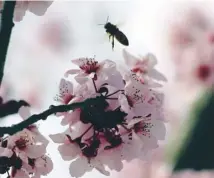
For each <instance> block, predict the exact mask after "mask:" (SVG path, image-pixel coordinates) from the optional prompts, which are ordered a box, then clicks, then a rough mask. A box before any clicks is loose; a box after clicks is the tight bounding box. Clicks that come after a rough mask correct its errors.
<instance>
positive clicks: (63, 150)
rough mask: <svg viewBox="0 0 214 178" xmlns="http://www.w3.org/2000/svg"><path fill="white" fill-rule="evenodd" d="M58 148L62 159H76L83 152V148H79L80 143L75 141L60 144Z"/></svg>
mask: <svg viewBox="0 0 214 178" xmlns="http://www.w3.org/2000/svg"><path fill="white" fill-rule="evenodd" d="M58 150H59V153H60V155H61V157H62V159H63V160H65V161H69V160H72V159H74V158H75V157H77V155H78V154H79V153H80V152H81V150H80V149H79V148H78V145H76V144H75V143H74V144H72V143H71V144H63V145H60V146H59V147H58Z"/></svg>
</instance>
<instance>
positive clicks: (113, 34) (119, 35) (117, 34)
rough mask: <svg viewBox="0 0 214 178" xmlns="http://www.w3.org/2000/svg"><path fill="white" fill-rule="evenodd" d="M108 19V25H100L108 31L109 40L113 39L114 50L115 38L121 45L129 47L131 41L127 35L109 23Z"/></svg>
mask: <svg viewBox="0 0 214 178" xmlns="http://www.w3.org/2000/svg"><path fill="white" fill-rule="evenodd" d="M108 18H109V17H108ZM108 18H107V21H106V24H99V25H104V28H105V29H106V33H108V34H109V40H111V38H112V42H111V44H112V50H114V38H116V39H117V41H118V42H120V43H121V44H123V45H125V46H128V45H129V41H128V38H127V37H126V35H125V34H124V33H123V32H121V31H120V30H119V28H117V26H116V25H113V24H111V23H110V22H108Z"/></svg>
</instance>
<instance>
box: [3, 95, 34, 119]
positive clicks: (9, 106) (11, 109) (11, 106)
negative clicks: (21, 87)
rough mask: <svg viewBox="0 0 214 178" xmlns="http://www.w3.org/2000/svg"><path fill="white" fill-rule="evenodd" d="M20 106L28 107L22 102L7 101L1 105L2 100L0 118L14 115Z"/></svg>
mask: <svg viewBox="0 0 214 178" xmlns="http://www.w3.org/2000/svg"><path fill="white" fill-rule="evenodd" d="M0 99H1V97H0ZM22 106H30V105H29V104H28V103H27V102H26V101H24V100H20V101H16V100H9V101H7V102H4V103H3V99H2V102H0V118H2V117H5V116H9V115H11V114H16V113H17V112H18V111H19V108H20V107H22Z"/></svg>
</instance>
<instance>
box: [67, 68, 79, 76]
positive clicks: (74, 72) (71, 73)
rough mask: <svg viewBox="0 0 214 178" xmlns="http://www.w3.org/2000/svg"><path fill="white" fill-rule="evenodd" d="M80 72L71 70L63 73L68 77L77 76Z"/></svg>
mask: <svg viewBox="0 0 214 178" xmlns="http://www.w3.org/2000/svg"><path fill="white" fill-rule="evenodd" d="M80 71H81V70H79V69H71V70H68V71H67V72H65V74H64V76H65V77H68V76H69V75H73V74H78V73H79V72H80Z"/></svg>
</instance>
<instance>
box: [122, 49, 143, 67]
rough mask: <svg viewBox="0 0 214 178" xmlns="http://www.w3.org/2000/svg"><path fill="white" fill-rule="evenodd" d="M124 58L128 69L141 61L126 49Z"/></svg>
mask: <svg viewBox="0 0 214 178" xmlns="http://www.w3.org/2000/svg"><path fill="white" fill-rule="evenodd" d="M123 58H124V60H125V63H126V65H127V66H128V67H130V68H132V67H133V66H135V64H136V63H137V61H139V59H138V58H136V57H135V56H133V55H131V54H130V53H129V52H127V51H126V50H125V49H124V50H123Z"/></svg>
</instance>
